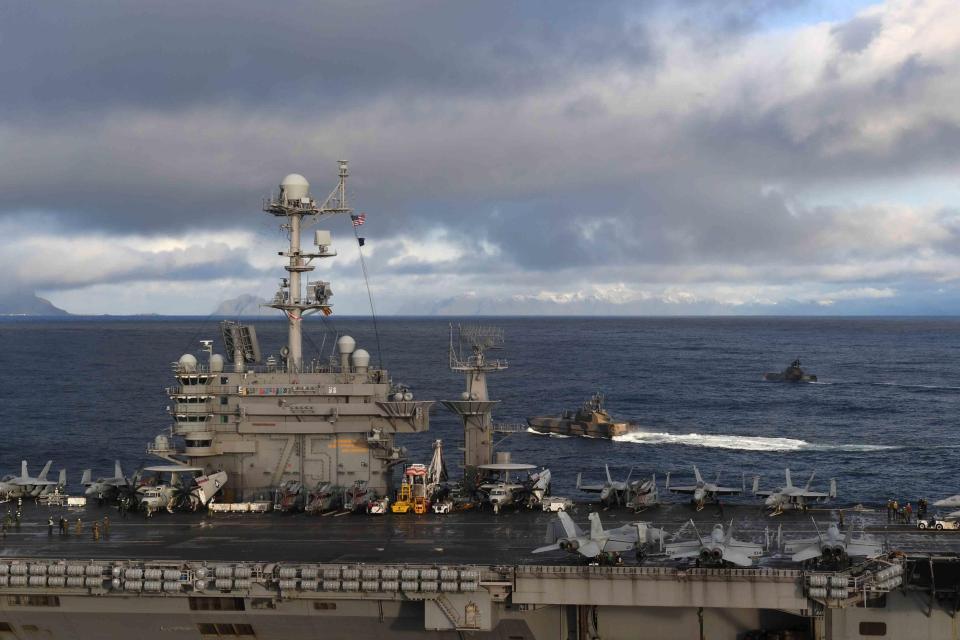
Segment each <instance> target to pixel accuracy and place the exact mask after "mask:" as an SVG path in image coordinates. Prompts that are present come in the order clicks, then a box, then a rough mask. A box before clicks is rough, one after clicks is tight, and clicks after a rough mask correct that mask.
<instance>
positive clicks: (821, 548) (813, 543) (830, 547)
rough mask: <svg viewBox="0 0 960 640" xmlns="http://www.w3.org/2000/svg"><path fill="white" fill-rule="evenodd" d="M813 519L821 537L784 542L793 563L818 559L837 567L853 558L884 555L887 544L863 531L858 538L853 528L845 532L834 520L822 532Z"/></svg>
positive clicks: (819, 561) (822, 562) (820, 562)
mask: <svg viewBox="0 0 960 640" xmlns="http://www.w3.org/2000/svg"><path fill="white" fill-rule="evenodd" d="M810 519H811V520H812V521H813V527H814V529H815V530H816V532H817V536H816V537H815V538H807V539H805V540H793V541H788V542H787V543H786V544H785V545H784V551H785V552H786V553H789V554H791V555H790V559H791V560H792V561H793V562H803V561H805V560H816V561H817V562H818V563H819V564H826V565H831V566H834V567H836V566H841V565H843V564H846V563H847V562H848V561H849V560H850V558H875V557H876V556H879V555H881V554H883V545H882V544H880V543H879V542H878V541H877V540H876V539H874V538H873V537H872V536H868V535H866V534H863V535H861V536H860V537H859V538H857V539H856V540H854V539H853V530H852V529H848V530H847V533H846V534H842V533H840V528H839V527H838V526H837V525H836V524H834V523H832V522H831V523H830V526H829V527H827V530H826V532H825V533H821V532H820V527H818V526H817V522H816V520H813V518H810Z"/></svg>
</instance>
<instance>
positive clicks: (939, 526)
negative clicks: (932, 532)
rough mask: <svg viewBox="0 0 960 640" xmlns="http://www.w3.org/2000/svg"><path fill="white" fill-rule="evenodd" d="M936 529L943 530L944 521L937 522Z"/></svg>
mask: <svg viewBox="0 0 960 640" xmlns="http://www.w3.org/2000/svg"><path fill="white" fill-rule="evenodd" d="M934 529H936V530H937V531H943V523H942V522H938V523H937V524H936V526H935V527H934Z"/></svg>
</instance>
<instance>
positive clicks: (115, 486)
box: [80, 460, 131, 500]
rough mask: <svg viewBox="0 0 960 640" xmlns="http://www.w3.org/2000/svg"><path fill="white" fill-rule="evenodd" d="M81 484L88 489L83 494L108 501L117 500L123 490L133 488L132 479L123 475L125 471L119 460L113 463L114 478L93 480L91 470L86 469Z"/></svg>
mask: <svg viewBox="0 0 960 640" xmlns="http://www.w3.org/2000/svg"><path fill="white" fill-rule="evenodd" d="M80 484H82V485H83V486H84V487H86V489H84V491H83V493H84V495H86V496H87V497H91V498H103V499H106V500H112V499H113V498H116V497H117V494H119V493H120V489H121V488H125V487H130V486H131V483H130V479H129V478H127V477H126V476H124V475H123V469H121V468H120V461H119V460H115V461H114V463H113V477H112V478H97V479H96V480H92V479H91V474H90V469H85V470H84V471H83V478H82V479H81V480H80Z"/></svg>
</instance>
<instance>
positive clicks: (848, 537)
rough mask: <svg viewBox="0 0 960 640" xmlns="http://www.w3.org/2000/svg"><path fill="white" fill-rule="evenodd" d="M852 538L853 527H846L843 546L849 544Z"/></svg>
mask: <svg viewBox="0 0 960 640" xmlns="http://www.w3.org/2000/svg"><path fill="white" fill-rule="evenodd" d="M851 540H853V527H849V528H848V529H847V535H845V536H843V544H844V546H850V541H851Z"/></svg>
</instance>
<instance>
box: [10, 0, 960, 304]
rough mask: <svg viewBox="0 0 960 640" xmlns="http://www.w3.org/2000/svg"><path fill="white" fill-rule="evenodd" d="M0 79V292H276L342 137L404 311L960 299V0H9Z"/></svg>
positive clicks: (142, 298)
mask: <svg viewBox="0 0 960 640" xmlns="http://www.w3.org/2000/svg"><path fill="white" fill-rule="evenodd" d="M0 86H2V87H3V89H2V95H3V98H2V100H0V268H2V270H3V273H4V277H3V278H2V281H0V290H2V291H4V292H7V293H9V292H10V291H14V290H18V291H37V292H38V293H39V294H40V295H43V296H44V297H47V298H49V299H50V300H51V301H53V302H54V303H55V304H57V305H58V306H61V307H63V308H65V309H67V310H68V311H71V312H74V313H140V312H158V313H178V314H179V313H183V314H206V313H208V312H210V311H211V310H212V309H213V308H214V307H215V306H216V304H217V303H218V302H219V301H220V300H223V299H226V298H230V297H233V296H236V295H239V294H242V293H256V294H258V295H264V296H267V295H271V294H272V292H273V291H274V289H275V287H276V282H277V280H278V279H279V277H280V276H282V275H283V271H282V269H281V268H280V266H279V265H280V263H279V262H278V260H279V258H278V256H277V255H276V252H277V251H278V250H280V249H281V248H282V244H283V242H284V237H283V235H282V233H281V232H280V231H279V230H278V229H277V227H276V223H275V221H274V220H273V219H272V218H271V217H269V216H267V215H266V214H264V213H262V212H261V211H260V201H261V198H262V197H263V196H265V195H267V194H269V192H270V191H271V189H275V188H276V185H277V183H278V182H279V180H280V179H281V178H282V177H283V176H284V175H285V174H287V173H290V172H299V173H302V174H304V175H305V176H307V178H308V179H309V180H310V181H311V184H312V186H313V192H314V195H315V196H323V195H325V194H326V193H327V192H329V190H330V189H331V188H332V187H333V186H334V184H335V180H336V168H337V167H336V160H337V159H338V158H346V159H349V160H350V163H351V164H350V166H351V179H350V194H351V197H352V199H353V204H354V205H355V206H356V208H357V210H358V211H364V212H366V213H367V224H366V225H365V226H364V227H363V233H364V235H366V236H367V238H368V244H367V247H366V249H367V259H368V267H369V271H370V274H371V285H372V286H373V289H374V296H375V299H376V301H377V304H378V307H379V310H380V311H383V312H386V313H396V312H401V313H423V312H429V311H446V312H456V311H464V312H475V311H481V312H483V311H488V312H492V313H511V312H520V313H567V312H569V313H604V314H609V313H677V314H687V313H771V314H776V313H960V297H958V295H957V293H958V280H957V278H958V276H960V242H958V239H960V171H958V170H960V98H958V96H960V11H957V6H956V2H955V0H930V1H920V0H916V1H900V0H891V1H889V2H886V3H879V4H873V3H869V2H828V1H811V2H803V1H802V0H797V1H796V2H786V1H775V0H769V1H767V2H763V1H756V2H732V1H731V2H721V1H719V0H703V1H701V2H694V1H683V2H676V3H671V2H636V1H629V2H622V3H620V2H556V1H552V0H551V1H544V2H524V3H518V2H515V1H512V0H511V1H504V2H498V1H489V0H488V1H485V2H476V3H462V2H429V1H419V0H405V1H404V2H388V3H376V2H364V1H362V0H350V1H345V2H323V3H318V2H312V1H304V2H302V3H298V2H286V3H264V2H238V1H226V0H224V1H223V2H214V1H205V2H202V3H197V2H177V1H166V2H155V3H143V2H132V1H131V2H122V1H117V2H107V1H103V2H84V3H80V2H72V1H71V2H63V3H56V2H39V3H27V2H22V3H12V2H11V3H4V4H3V5H2V7H0ZM330 228H331V230H332V231H333V234H334V239H335V241H337V240H340V242H339V243H338V246H337V248H338V249H339V252H340V258H338V259H336V260H335V261H333V262H328V263H325V264H324V265H323V266H322V268H321V270H320V271H319V272H318V273H319V277H322V278H324V279H329V280H331V281H332V283H333V291H334V293H335V295H334V298H333V301H334V303H335V309H336V311H337V312H338V313H364V312H365V311H366V309H367V297H366V292H365V291H364V290H363V288H362V280H361V278H360V269H359V264H358V261H357V250H356V246H355V244H354V243H353V242H352V240H351V238H352V232H351V229H350V224H349V221H348V220H345V219H335V220H333V221H332V222H331V223H330Z"/></svg>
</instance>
